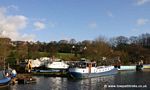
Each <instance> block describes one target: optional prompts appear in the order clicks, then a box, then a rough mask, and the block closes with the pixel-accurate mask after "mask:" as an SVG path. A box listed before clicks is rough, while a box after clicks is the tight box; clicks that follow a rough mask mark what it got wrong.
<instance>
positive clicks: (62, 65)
mask: <svg viewBox="0 0 150 90" xmlns="http://www.w3.org/2000/svg"><path fill="white" fill-rule="evenodd" d="M46 67H47V68H48V69H59V70H61V69H68V67H69V65H68V64H66V63H65V62H64V61H62V60H59V59H58V60H55V61H53V62H51V63H48V64H47V65H46Z"/></svg>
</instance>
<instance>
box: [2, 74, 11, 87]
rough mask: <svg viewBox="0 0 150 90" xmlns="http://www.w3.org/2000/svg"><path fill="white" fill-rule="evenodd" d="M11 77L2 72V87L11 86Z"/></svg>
mask: <svg viewBox="0 0 150 90" xmlns="http://www.w3.org/2000/svg"><path fill="white" fill-rule="evenodd" d="M10 81H11V77H6V76H5V73H4V71H0V87H1V86H7V85H9V83H10Z"/></svg>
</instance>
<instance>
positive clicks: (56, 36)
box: [0, 0, 150, 42]
mask: <svg viewBox="0 0 150 90" xmlns="http://www.w3.org/2000/svg"><path fill="white" fill-rule="evenodd" d="M143 33H150V0H0V36H1V37H9V38H11V39H12V40H23V41H43V42H49V41H59V40H70V39H72V38H73V39H75V40H77V41H83V40H94V39H95V38H97V37H99V36H103V37H106V38H111V37H116V36H126V37H130V36H138V35H140V34H143Z"/></svg>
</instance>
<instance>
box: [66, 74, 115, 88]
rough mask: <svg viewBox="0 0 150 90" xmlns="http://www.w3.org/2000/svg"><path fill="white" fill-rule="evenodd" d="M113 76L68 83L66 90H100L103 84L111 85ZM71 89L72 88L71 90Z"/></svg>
mask: <svg viewBox="0 0 150 90" xmlns="http://www.w3.org/2000/svg"><path fill="white" fill-rule="evenodd" d="M113 82H114V76H103V77H97V78H87V79H82V80H71V81H69V83H70V84H69V86H68V90H101V89H102V88H103V89H104V85H105V84H108V83H109V84H110V83H111V84H113ZM71 87H74V88H73V89H72V88H71Z"/></svg>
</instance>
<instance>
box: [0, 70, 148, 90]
mask: <svg viewBox="0 0 150 90" xmlns="http://www.w3.org/2000/svg"><path fill="white" fill-rule="evenodd" d="M149 75H150V72H133V71H125V72H119V73H118V74H116V75H112V76H103V77H97V78H88V79H82V80H75V79H70V78H65V77H44V76H37V77H36V76H35V77H34V78H36V80H37V83H35V84H24V85H23V84H20V85H17V84H16V85H13V86H10V88H5V89H1V88H0V90H110V89H111V90H116V89H118V90H119V89H120V88H104V86H105V85H138V84H140V85H147V88H149V87H150V86H149V84H150V77H149ZM147 88H144V89H147ZM134 89H137V88H134Z"/></svg>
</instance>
